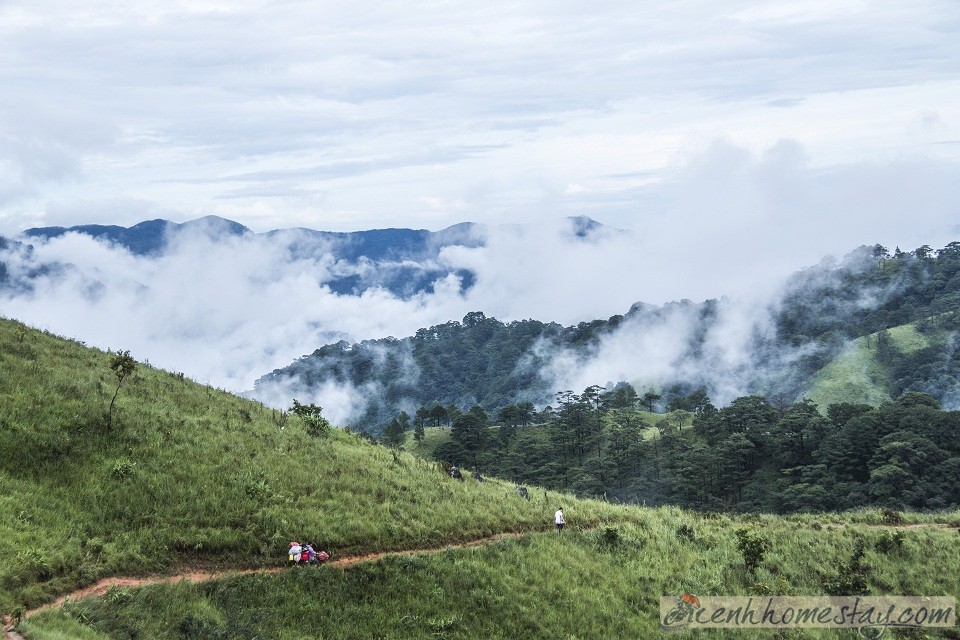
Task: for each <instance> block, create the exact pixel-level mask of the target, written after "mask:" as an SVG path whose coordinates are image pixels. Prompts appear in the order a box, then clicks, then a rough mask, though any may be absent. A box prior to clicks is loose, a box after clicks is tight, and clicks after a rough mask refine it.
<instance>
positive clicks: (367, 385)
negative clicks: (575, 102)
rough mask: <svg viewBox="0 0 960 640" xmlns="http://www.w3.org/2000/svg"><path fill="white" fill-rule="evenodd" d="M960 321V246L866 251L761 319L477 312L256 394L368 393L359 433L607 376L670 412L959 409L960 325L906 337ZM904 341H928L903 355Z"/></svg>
mask: <svg viewBox="0 0 960 640" xmlns="http://www.w3.org/2000/svg"><path fill="white" fill-rule="evenodd" d="M957 312H960V243H950V244H948V245H947V246H946V247H944V248H943V249H940V250H939V251H933V250H931V249H930V247H927V246H924V247H920V248H918V249H916V250H915V251H913V252H910V253H905V252H901V251H899V250H898V251H897V252H896V253H895V254H894V255H890V253H889V252H888V251H887V250H886V249H885V248H883V247H881V246H879V245H876V246H873V247H866V246H864V247H860V248H858V249H856V250H855V251H853V252H851V253H850V254H849V255H848V256H846V257H845V258H844V260H843V261H840V262H836V261H833V262H830V261H824V262H823V263H821V264H820V265H817V266H815V267H811V268H809V269H805V270H803V271H800V272H798V273H796V274H795V275H794V276H793V277H791V278H790V279H789V281H788V282H787V283H786V284H785V286H784V288H783V291H782V292H780V294H779V295H778V296H777V297H775V298H773V299H772V300H771V301H769V302H768V303H767V304H766V305H765V307H763V308H760V309H756V308H752V309H748V310H745V309H744V308H743V307H738V306H737V305H736V304H735V303H732V302H731V301H727V300H722V299H721V300H713V299H711V300H706V301H704V302H702V303H692V302H690V301H689V300H684V301H681V302H672V303H668V304H665V305H663V306H661V307H656V306H653V305H647V304H643V303H637V304H634V305H633V306H632V307H631V308H630V310H629V311H627V312H626V313H625V314H623V315H617V316H613V317H611V318H610V319H608V320H594V321H591V322H582V323H580V324H578V325H576V326H570V327H561V326H560V325H557V324H556V323H543V322H538V321H535V320H524V321H517V322H510V323H504V322H500V321H498V320H496V319H494V318H486V317H485V316H484V315H483V314H482V313H480V312H474V313H472V314H469V315H468V316H467V317H465V318H464V319H463V321H462V322H457V321H451V322H447V323H444V324H442V325H436V326H432V327H429V328H424V329H420V330H418V331H417V332H416V334H415V335H413V336H408V337H404V338H400V339H397V338H386V339H379V340H365V341H362V342H359V343H355V344H350V343H347V342H340V343H337V344H328V345H324V346H321V347H320V348H318V349H316V350H314V351H313V352H312V353H310V354H308V355H305V356H303V357H301V358H299V359H298V360H296V361H295V362H293V363H291V364H290V365H288V366H286V367H282V368H280V369H276V370H274V371H273V372H271V373H269V374H267V375H265V376H263V377H261V378H260V379H259V380H258V381H257V384H256V387H257V388H256V391H255V394H258V395H259V396H260V397H276V396H277V395H278V392H277V390H278V389H279V390H280V392H279V395H283V392H286V393H287V394H288V395H289V394H294V395H297V394H299V395H300V396H303V397H312V398H318V399H319V401H320V402H321V403H323V401H324V399H323V398H324V389H327V388H334V389H337V390H342V389H343V388H351V389H362V390H363V391H364V393H362V394H360V395H362V396H363V399H362V402H361V404H360V406H357V407H356V408H355V411H354V415H353V418H352V423H353V424H355V425H357V426H359V427H361V428H364V429H370V430H373V431H375V432H378V431H379V430H380V429H382V428H383V426H384V424H385V423H386V422H387V421H388V420H390V419H391V418H392V417H394V416H396V415H397V414H398V413H399V412H400V411H401V410H406V411H407V412H408V413H412V411H413V410H414V409H415V408H416V407H417V406H422V405H432V404H433V403H436V402H439V403H441V404H443V405H448V404H451V403H452V404H455V405H458V406H459V407H460V408H461V409H466V408H467V407H469V406H470V405H472V404H479V405H481V406H482V407H484V408H485V409H486V410H488V411H496V410H497V409H499V408H502V407H504V406H506V405H508V404H513V403H516V402H522V401H530V402H533V403H535V404H537V405H541V406H542V405H546V404H549V403H552V401H553V397H554V394H555V393H556V392H559V391H562V390H563V389H564V387H561V386H558V385H568V384H571V383H569V382H568V380H569V379H577V378H580V377H581V376H578V375H577V372H578V371H591V372H594V371H595V372H596V373H595V376H596V377H595V378H592V379H589V380H584V381H582V384H581V388H582V387H584V386H587V385H591V384H601V385H610V384H611V383H613V384H615V383H617V382H619V381H620V380H626V381H630V382H636V381H642V385H643V386H644V388H643V389H641V388H638V389H637V391H639V392H641V393H642V392H643V391H644V390H645V389H649V388H652V389H661V390H663V395H664V396H665V397H664V399H663V404H664V405H665V404H667V403H668V402H669V400H670V398H671V397H676V396H679V395H686V394H688V393H690V392H691V391H693V390H695V389H697V388H704V389H705V390H706V391H707V393H708V394H709V395H710V396H711V398H713V399H715V400H718V401H719V402H721V403H725V402H729V401H730V400H732V399H733V398H734V397H736V396H737V395H748V394H759V395H769V396H773V395H776V394H782V395H783V396H785V397H786V398H787V399H789V400H790V401H792V400H794V399H797V398H799V397H802V396H806V397H811V398H814V399H816V400H817V401H818V404H820V405H821V407H823V408H824V409H825V407H826V406H827V405H828V404H830V403H833V402H840V401H858V402H859V401H865V402H868V403H871V404H877V403H879V402H881V401H883V400H884V399H889V398H890V397H896V396H898V395H899V394H900V393H902V392H903V391H904V390H913V391H924V392H928V393H930V394H931V395H933V396H934V397H935V398H936V399H937V400H938V401H940V402H942V403H943V404H944V406H945V407H946V408H954V407H960V370H957V371H955V370H954V369H953V368H952V365H951V364H950V362H952V361H951V360H950V356H951V354H952V353H953V350H954V347H953V346H952V345H954V343H955V342H957V341H956V340H955V339H954V338H955V336H957V335H958V329H960V326H954V325H957V324H960V323H957V322H955V321H949V322H947V321H943V322H947V324H944V323H943V322H942V321H940V320H937V321H936V322H934V324H937V323H939V324H937V328H935V331H936V332H937V336H936V337H935V338H928V337H925V336H926V334H924V336H919V334H917V330H919V329H917V330H910V329H906V328H902V327H905V326H906V325H908V324H909V323H921V322H927V319H931V318H938V317H941V316H942V317H945V318H954V317H957V316H960V314H958V313H957ZM951 322H952V324H950V323H951ZM941 325H942V326H941ZM947 325H949V326H947ZM917 326H918V327H919V326H920V324H918V325H917ZM898 327H901V328H898ZM924 331H926V330H924ZM931 331H934V329H931ZM884 332H885V333H884ZM902 332H907V333H909V334H910V335H911V336H914V338H912V340H913V342H909V341H908V342H909V344H907V343H906V342H905V343H904V346H903V348H900V347H899V346H897V345H899V344H900V340H901V336H900V334H901V333H902ZM921 333H923V331H921ZM871 335H874V336H878V337H877V340H878V341H882V340H888V341H890V340H892V341H893V342H892V344H891V346H890V347H889V349H888V348H887V347H882V348H883V349H886V350H885V351H884V353H883V356H882V358H881V359H880V360H877V359H876V358H874V357H873V356H870V355H869V354H868V353H867V352H866V351H864V350H863V349H864V347H865V346H866V342H867V341H868V340H867V338H866V336H871ZM931 335H932V334H931ZM902 339H903V340H906V339H907V337H906V334H905V335H904V337H903V338H902ZM915 351H916V352H918V354H919V355H918V356H917V357H920V356H921V355H922V357H923V358H924V361H923V362H918V367H917V369H918V370H919V371H920V372H921V373H920V374H919V375H920V377H917V374H914V373H911V372H910V371H894V370H892V369H890V368H891V367H894V368H895V367H896V366H900V365H899V364H897V363H900V362H905V360H904V358H905V357H906V356H908V355H911V354H913V353H914V352H915ZM938 359H939V360H938ZM608 361H609V362H612V364H611V365H609V366H607V365H606V363H607V362H608ZM894 361H896V362H894ZM888 369H889V370H888ZM958 369H960V365H958ZM924 372H927V373H924ZM928 374H929V375H928ZM954 374H957V375H954ZM924 376H926V377H924ZM931 376H932V377H931ZM934 378H935V380H934ZM901 380H902V381H903V383H902V384H901V383H900V382H898V381H901Z"/></svg>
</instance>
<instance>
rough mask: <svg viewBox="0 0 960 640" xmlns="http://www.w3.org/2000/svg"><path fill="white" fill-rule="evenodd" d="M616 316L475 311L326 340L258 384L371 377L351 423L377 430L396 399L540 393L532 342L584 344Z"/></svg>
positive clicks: (497, 403) (517, 397)
mask: <svg viewBox="0 0 960 640" xmlns="http://www.w3.org/2000/svg"><path fill="white" fill-rule="evenodd" d="M621 319H622V317H621V316H614V317H613V318H611V319H610V320H607V321H603V320H597V321H594V322H583V323H581V324H579V325H577V326H572V327H562V326H561V325H559V324H557V323H549V324H548V323H543V322H537V321H535V320H522V321H518V322H510V323H506V324H505V323H503V322H500V321H499V320H497V319H495V318H487V317H485V316H484V315H483V314H482V313H479V312H474V313H469V314H467V315H466V316H465V317H464V318H463V322H457V321H452V322H447V323H444V324H442V325H437V326H434V327H430V328H428V329H420V330H419V331H417V333H416V335H415V336H412V337H409V338H403V339H402V340H398V339H396V338H383V339H380V340H364V341H363V342H360V343H358V344H354V345H351V344H349V343H347V342H346V341H340V342H338V343H336V344H330V345H326V346H323V347H321V348H319V349H317V350H316V351H314V352H313V353H312V354H311V355H309V356H304V357H303V358H300V359H299V360H297V361H296V362H294V363H293V364H291V365H289V366H288V367H285V368H283V369H278V370H276V371H274V372H273V373H271V374H268V375H266V376H264V377H263V378H261V379H260V380H258V381H257V386H258V387H260V386H263V385H269V384H271V383H277V382H284V381H288V380H295V381H296V384H297V386H298V387H300V388H303V389H305V390H309V389H312V388H315V387H318V386H320V385H321V384H323V383H324V382H325V381H334V382H337V383H340V384H343V383H349V384H351V385H353V386H355V387H358V388H369V385H370V384H371V383H376V384H377V385H378V388H377V392H376V393H373V394H371V395H370V397H368V398H367V405H366V407H365V409H364V412H363V413H362V415H360V416H358V417H357V418H356V419H355V420H354V425H356V426H359V427H362V428H364V429H371V430H374V431H378V432H379V431H380V430H382V429H383V428H384V427H385V426H386V424H387V422H388V421H389V420H390V418H391V416H394V415H396V413H397V409H398V408H399V407H401V406H403V405H408V404H421V405H422V404H430V405H433V404H435V403H438V402H439V403H440V404H441V405H447V404H451V403H453V404H457V405H461V406H462V405H474V404H478V405H480V406H482V407H484V408H486V409H487V410H495V409H499V408H500V407H503V406H506V405H508V404H513V403H515V402H518V401H519V402H523V401H531V400H533V401H540V400H542V399H543V398H544V397H546V396H549V393H550V389H549V386H548V383H547V382H546V381H544V380H543V379H542V378H541V377H540V371H541V370H542V369H543V367H544V364H545V362H546V359H545V357H544V356H538V355H537V354H536V353H535V349H534V346H535V345H537V344H540V343H544V344H549V345H552V346H553V347H556V346H565V347H572V348H586V347H588V346H589V345H591V344H595V343H596V342H597V341H598V340H599V338H600V336H601V335H602V334H603V333H604V332H606V331H610V330H613V329H614V328H616V326H617V325H618V324H619V322H620V320H621ZM521 361H522V363H521ZM521 364H522V366H521Z"/></svg>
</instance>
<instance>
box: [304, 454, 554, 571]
mask: <svg viewBox="0 0 960 640" xmlns="http://www.w3.org/2000/svg"><path fill="white" fill-rule="evenodd" d="M449 474H450V477H451V478H454V479H456V480H460V481H461V482H462V481H463V472H461V471H460V469H458V468H457V467H450V470H449ZM474 477H475V478H476V479H477V480H478V481H479V482H483V476H481V475H480V474H479V473H476V472H474ZM517 489H518V490H519V492H520V495H521V496H522V497H524V498H526V499H527V500H529V499H530V495H529V493H528V491H527V488H526V487H518V488H517ZM553 523H554V524H555V525H556V527H557V533H560V532H561V531H563V526H564V525H565V524H567V521H566V519H565V518H564V517H563V507H560V508H558V509H557V512H556V513H554V514H553ZM287 559H288V560H289V561H290V562H292V563H293V564H323V563H324V562H326V561H327V560H329V559H330V554H328V553H327V552H326V551H316V550H315V549H314V548H313V545H311V544H301V543H299V542H296V541H293V542H291V543H290V548H289V549H288V550H287Z"/></svg>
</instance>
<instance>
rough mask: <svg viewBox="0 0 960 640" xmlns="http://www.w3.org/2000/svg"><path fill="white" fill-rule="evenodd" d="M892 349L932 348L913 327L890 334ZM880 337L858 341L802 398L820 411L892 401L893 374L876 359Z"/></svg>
mask: <svg viewBox="0 0 960 640" xmlns="http://www.w3.org/2000/svg"><path fill="white" fill-rule="evenodd" d="M888 333H889V336H890V346H891V347H892V348H893V349H895V350H896V351H897V352H898V353H900V354H909V353H913V352H915V351H917V350H919V349H923V348H924V347H927V346H929V341H928V340H927V338H926V337H925V336H924V335H923V334H921V333H920V332H918V331H917V328H916V325H915V324H914V323H911V324H905V325H901V326H898V327H893V328H892V329H890V330H889V331H888ZM877 342H878V341H877V334H876V333H873V334H870V335H869V336H864V337H861V338H857V339H856V340H854V341H853V342H851V343H850V344H849V345H848V346H847V348H846V349H844V350H843V352H842V353H840V354H839V355H838V356H837V357H835V358H834V359H833V360H832V361H831V362H830V363H829V364H827V365H826V366H825V367H824V368H823V369H821V370H820V371H819V372H818V373H817V375H816V376H815V377H814V379H813V380H812V381H811V383H810V385H809V387H808V388H807V390H806V392H804V393H803V394H802V395H803V396H804V397H806V398H809V399H810V400H812V401H813V402H815V403H816V404H817V405H818V406H820V407H827V406H829V405H830V404H834V403H837V402H857V403H863V404H869V405H872V406H878V405H879V404H880V403H881V402H886V401H888V400H890V383H891V380H890V373H889V368H888V367H887V366H885V365H884V364H883V363H882V362H881V361H880V359H879V358H878V356H877Z"/></svg>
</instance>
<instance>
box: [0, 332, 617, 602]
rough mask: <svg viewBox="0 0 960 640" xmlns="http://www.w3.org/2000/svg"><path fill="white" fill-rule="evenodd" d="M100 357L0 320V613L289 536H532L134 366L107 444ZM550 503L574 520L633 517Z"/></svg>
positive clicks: (412, 472) (518, 507) (488, 512)
mask: <svg viewBox="0 0 960 640" xmlns="http://www.w3.org/2000/svg"><path fill="white" fill-rule="evenodd" d="M116 357H117V356H116V354H108V353H103V352H101V351H96V350H93V349H89V348H86V347H84V346H82V345H81V344H79V343H76V342H72V341H69V340H64V339H60V338H56V337H53V336H50V335H47V334H43V333H40V332H38V331H34V330H31V329H28V328H27V327H25V326H23V325H21V324H18V323H15V322H11V321H7V320H0V371H2V372H3V373H2V376H0V452H3V455H2V456H0V613H2V612H9V611H12V610H13V609H14V608H15V607H17V606H21V605H27V606H30V605H36V604H38V603H40V602H43V601H45V600H48V599H49V598H50V597H52V596H53V595H55V594H58V593H62V592H65V591H68V590H70V589H72V588H74V587H76V586H78V585H82V584H88V583H90V582H93V581H95V580H96V579H98V578H100V577H103V576H109V575H118V574H120V575H124V574H126V575H129V574H137V573H143V572H151V571H166V570H169V569H170V568H171V567H172V566H173V565H175V564H177V563H179V562H193V561H194V559H196V558H202V560H203V562H205V563H221V564H228V565H232V566H242V565H246V566H258V565H264V564H274V563H276V562H279V561H281V560H282V559H283V558H284V557H285V555H284V552H285V550H286V544H287V542H288V541H289V540H291V539H294V537H296V538H297V539H306V540H307V541H311V542H314V543H316V544H317V545H319V546H321V547H323V548H326V549H328V550H329V551H331V552H334V553H347V552H351V551H366V552H371V551H377V550H381V549H400V548H412V547H420V546H426V545H430V544H443V543H446V542H450V541H456V540H466V539H472V538H476V537H480V536H483V535H489V534H491V533H494V532H498V531H503V530H522V529H529V528H536V527H544V526H548V525H549V517H550V513H552V511H550V510H549V508H546V509H545V508H544V507H543V505H541V504H536V505H535V504H532V503H531V502H528V501H526V500H522V499H520V498H519V497H518V496H517V491H516V489H515V488H514V487H512V486H511V485H507V484H505V483H500V482H494V481H492V482H487V483H484V484H480V483H477V482H473V481H468V482H463V483H458V482H453V481H451V480H450V478H448V477H447V476H446V475H444V474H443V473H442V470H441V469H439V467H438V465H436V464H433V463H429V462H426V461H423V460H421V459H417V458H415V457H413V456H412V455H410V454H400V453H397V452H393V451H390V450H388V449H385V448H383V447H380V446H375V445H371V444H369V443H368V442H366V441H365V440H363V439H361V438H359V437H358V436H356V435H355V434H350V433H346V432H344V431H342V430H340V429H331V428H329V426H328V425H327V424H326V421H325V420H324V419H323V417H322V415H321V413H320V408H319V407H316V406H313V405H299V404H298V405H296V406H297V413H301V414H302V415H301V416H297V415H296V414H295V413H294V414H285V413H283V412H276V411H272V410H270V409H266V408H264V407H263V406H261V405H260V404H257V403H255V402H251V401H249V400H244V399H241V398H238V397H236V396H232V395H230V394H227V393H224V392H221V391H218V390H215V389H212V388H209V387H205V386H202V385H199V384H196V383H194V382H192V381H191V380H189V379H186V378H185V377H184V376H183V375H182V374H175V373H169V372H165V371H159V370H156V369H153V368H151V367H149V366H146V365H145V364H140V365H138V366H136V367H135V369H134V370H132V371H131V372H129V373H128V374H126V375H125V378H124V380H123V382H122V389H121V390H120V392H119V394H118V395H117V397H116V403H115V406H114V409H113V417H112V428H110V429H108V424H109V422H108V411H109V405H110V402H111V399H112V397H113V395H114V393H115V391H116V388H117V376H116V375H115V372H114V370H112V369H111V360H112V359H113V360H115V359H116ZM553 495H556V494H553ZM554 499H556V500H559V499H561V498H560V497H559V496H556V498H551V502H553V501H554ZM562 499H563V500H564V501H565V504H566V503H571V504H576V505H577V506H576V508H578V509H580V511H581V512H582V514H583V520H584V522H597V521H599V520H600V518H601V517H604V515H605V514H606V515H615V514H626V515H623V516H622V517H624V518H627V519H630V518H631V517H633V516H631V515H629V514H630V512H628V511H627V510H625V509H622V508H619V507H613V506H610V505H605V504H602V503H599V502H577V501H575V500H573V499H572V498H571V497H569V496H567V497H564V498H562Z"/></svg>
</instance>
